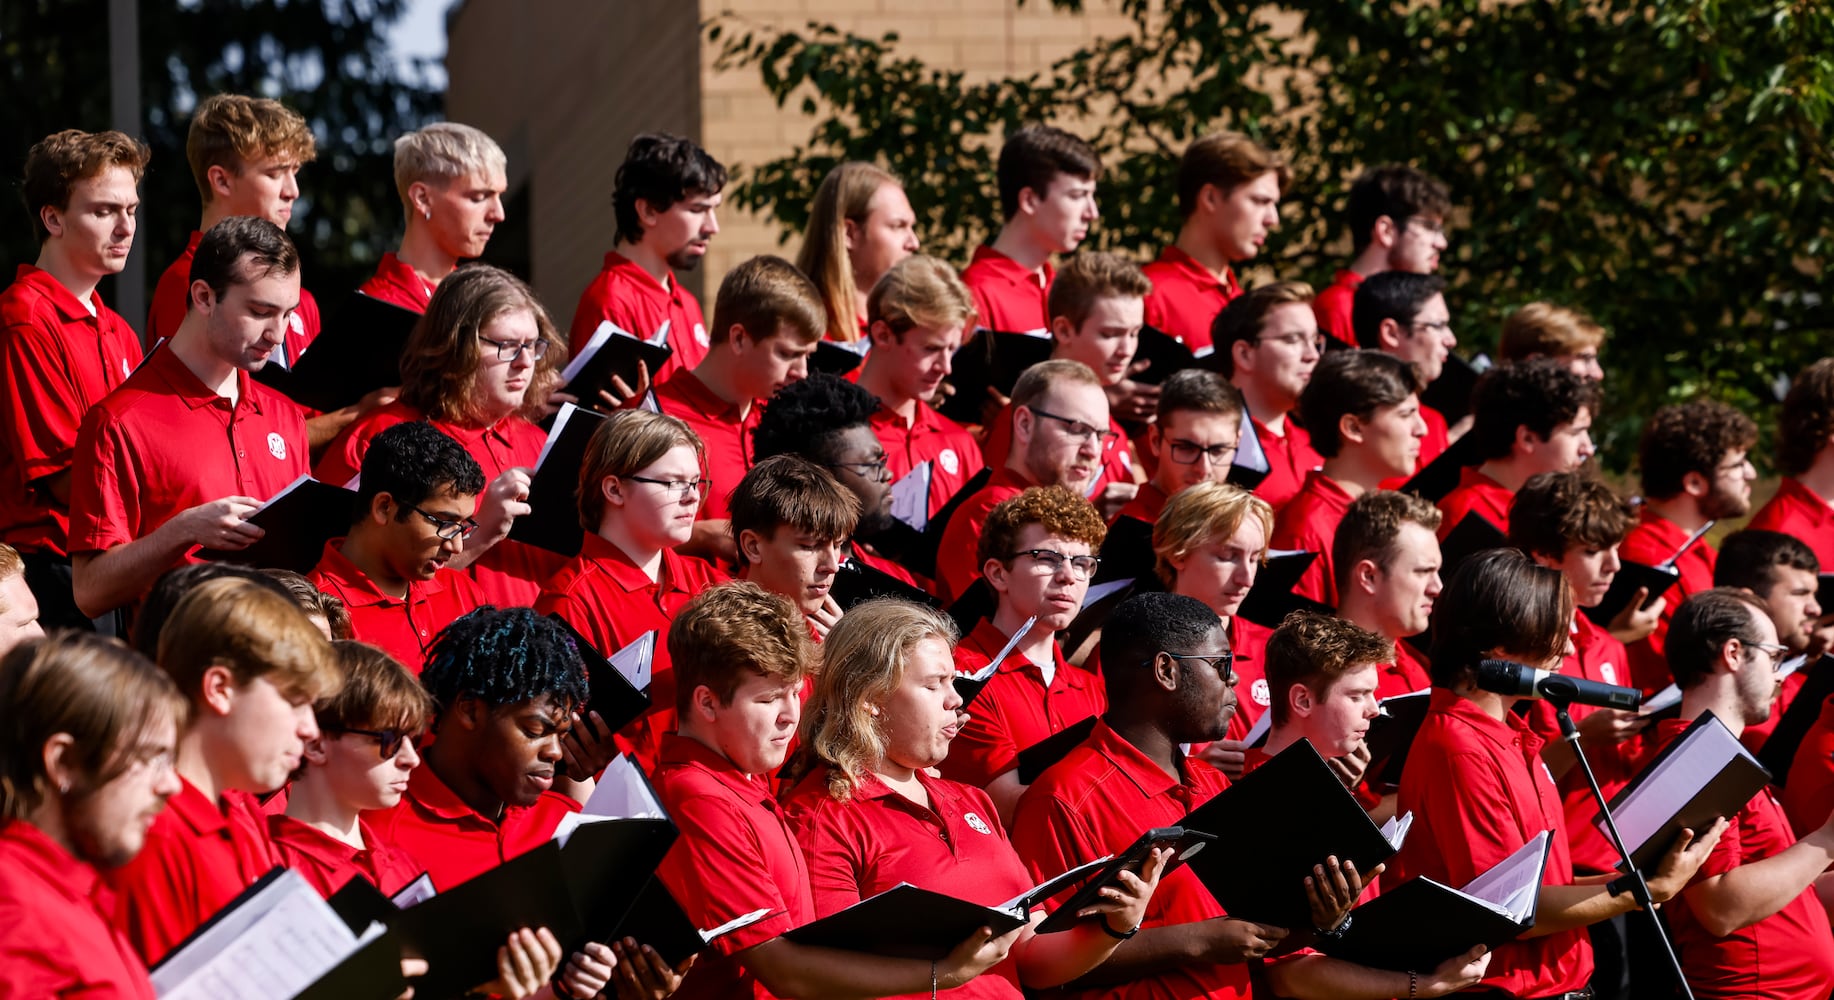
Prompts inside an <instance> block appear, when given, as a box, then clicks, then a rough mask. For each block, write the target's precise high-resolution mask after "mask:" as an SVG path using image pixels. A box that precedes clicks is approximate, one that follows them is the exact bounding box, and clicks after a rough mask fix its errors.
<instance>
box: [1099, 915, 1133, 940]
mask: <svg viewBox="0 0 1834 1000" xmlns="http://www.w3.org/2000/svg"><path fill="white" fill-rule="evenodd" d="M1096 925H1097V926H1099V927H1101V929H1102V933H1103V934H1106V935H1108V936H1109V937H1111V938H1114V939H1115V940H1116V941H1125V940H1127V939H1128V938H1130V937H1133V936H1134V935H1135V934H1138V933H1140V925H1139V924H1135V925H1133V926H1132V927H1130V928H1128V929H1127V930H1124V931H1117V930H1115V929H1114V928H1112V927H1110V926H1108V917H1107V916H1106V915H1104V916H1103V917H1102V919H1100V920H1098V921H1096Z"/></svg>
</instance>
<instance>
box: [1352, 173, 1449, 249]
mask: <svg viewBox="0 0 1834 1000" xmlns="http://www.w3.org/2000/svg"><path fill="white" fill-rule="evenodd" d="M1451 210H1452V198H1451V195H1450V194H1449V193H1448V192H1447V191H1446V186H1445V185H1444V184H1442V183H1440V182H1439V181H1438V180H1436V179H1435V178H1433V177H1431V176H1429V175H1427V174H1425V173H1423V172H1421V171H1419V170H1416V169H1414V168H1413V167H1410V166H1408V165H1406V164H1404V163H1389V164H1385V165H1383V166H1380V167H1373V168H1371V169H1369V170H1365V171H1363V176H1361V177H1358V178H1357V179H1356V182H1355V183H1354V184H1351V185H1350V197H1349V199H1348V203H1347V204H1346V205H1345V207H1344V213H1345V214H1346V215H1348V216H1349V217H1350V242H1351V252H1352V253H1362V252H1363V248H1364V247H1367V246H1368V245H1369V241H1370V240H1371V239H1373V238H1374V236H1375V224H1376V220H1377V219H1380V218H1382V217H1383V216H1387V217H1388V218H1389V219H1391V220H1393V222H1394V224H1395V228H1396V229H1400V228H1403V227H1405V226H1406V225H1407V220H1409V219H1411V218H1413V217H1414V216H1416V215H1436V216H1438V217H1439V218H1441V219H1444V218H1445V217H1446V213H1447V212H1450V211H1451Z"/></svg>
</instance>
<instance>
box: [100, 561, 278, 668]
mask: <svg viewBox="0 0 1834 1000" xmlns="http://www.w3.org/2000/svg"><path fill="white" fill-rule="evenodd" d="M224 577H232V578H234V579H237V580H252V581H254V582H255V583H257V584H260V585H261V586H263V587H266V588H267V589H269V590H271V591H273V592H274V593H276V594H279V595H280V596H282V597H284V598H286V599H287V600H289V601H292V600H294V598H293V594H292V593H291V592H290V591H288V590H287V587H286V584H284V583H281V582H280V581H279V580H276V579H274V578H273V577H271V576H269V575H267V574H266V573H263V572H262V571H260V570H258V569H255V568H254V567H252V566H244V565H242V564H241V563H225V562H200V563H191V564H189V565H186V566H180V567H178V568H176V569H170V570H167V571H166V572H165V573H163V574H161V575H160V577H159V579H157V580H155V581H153V589H152V590H150V591H148V592H147V595H146V599H145V600H143V601H141V602H140V609H139V610H138V611H136V612H135V613H134V630H133V636H134V642H133V646H134V651H135V652H137V653H139V654H140V655H142V656H144V657H146V658H147V659H149V660H152V659H156V658H157V657H158V656H159V633H161V632H163V631H164V630H165V627H166V619H168V618H170V617H172V610H173V609H174V608H176V607H178V602H179V601H181V600H184V597H185V595H186V594H189V593H191V591H193V590H195V589H197V588H198V586H200V585H202V584H204V583H207V582H209V581H211V580H219V579H222V578H224ZM295 603H297V602H295Z"/></svg>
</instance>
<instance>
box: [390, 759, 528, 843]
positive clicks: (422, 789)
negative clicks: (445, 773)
mask: <svg viewBox="0 0 1834 1000" xmlns="http://www.w3.org/2000/svg"><path fill="white" fill-rule="evenodd" d="M407 797H408V798H410V799H413V800H414V802H415V803H416V804H417V805H419V806H420V807H421V808H422V809H425V810H426V811H427V812H430V813H432V814H433V815H434V816H436V817H438V818H440V819H444V820H454V821H466V820H469V821H473V822H478V823H483V824H485V825H487V826H489V827H491V828H493V829H495V828H496V826H497V825H498V824H497V821H496V820H493V819H491V818H489V817H488V816H485V815H483V814H482V813H480V812H478V811H477V810H476V809H473V808H471V806H469V805H467V804H466V802H465V800H464V799H461V798H459V796H458V793H457V792H455V791H453V790H452V789H451V788H450V787H448V786H447V785H446V783H445V782H443V781H441V780H439V775H437V774H434V773H433V767H432V765H430V764H428V763H426V762H424V761H423V762H422V763H421V765H420V766H419V767H417V768H415V769H414V770H413V771H411V772H409V774H408V790H407ZM514 811H515V809H514V808H513V807H506V808H505V809H504V811H503V814H504V816H505V817H507V816H508V815H509V814H510V813H512V812H514Z"/></svg>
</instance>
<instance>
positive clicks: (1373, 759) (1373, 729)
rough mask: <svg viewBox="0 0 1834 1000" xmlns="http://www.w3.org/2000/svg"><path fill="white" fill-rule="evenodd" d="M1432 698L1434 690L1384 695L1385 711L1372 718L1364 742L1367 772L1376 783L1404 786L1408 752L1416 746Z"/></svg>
mask: <svg viewBox="0 0 1834 1000" xmlns="http://www.w3.org/2000/svg"><path fill="white" fill-rule="evenodd" d="M1432 701H1433V693H1432V691H1431V690H1427V691H1415V692H1412V693H1410V694H1398V695H1395V696H1394V697H1392V698H1384V699H1382V703H1381V705H1382V714H1380V715H1378V716H1376V717H1375V718H1374V719H1371V720H1369V732H1368V734H1367V735H1365V736H1364V737H1363V745H1365V746H1367V747H1368V748H1369V766H1368V767H1366V768H1365V769H1364V774H1366V775H1367V776H1368V778H1369V779H1370V781H1371V783H1372V784H1374V785H1376V786H1377V787H1378V788H1381V787H1388V788H1395V787H1399V786H1400V784H1401V769H1402V768H1403V767H1405V766H1406V764H1407V752H1408V751H1409V750H1411V749H1413V746H1414V737H1415V736H1416V735H1418V734H1419V732H1420V724H1421V723H1422V722H1425V721H1426V710H1427V708H1428V707H1429V706H1430V705H1431V704H1432Z"/></svg>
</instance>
